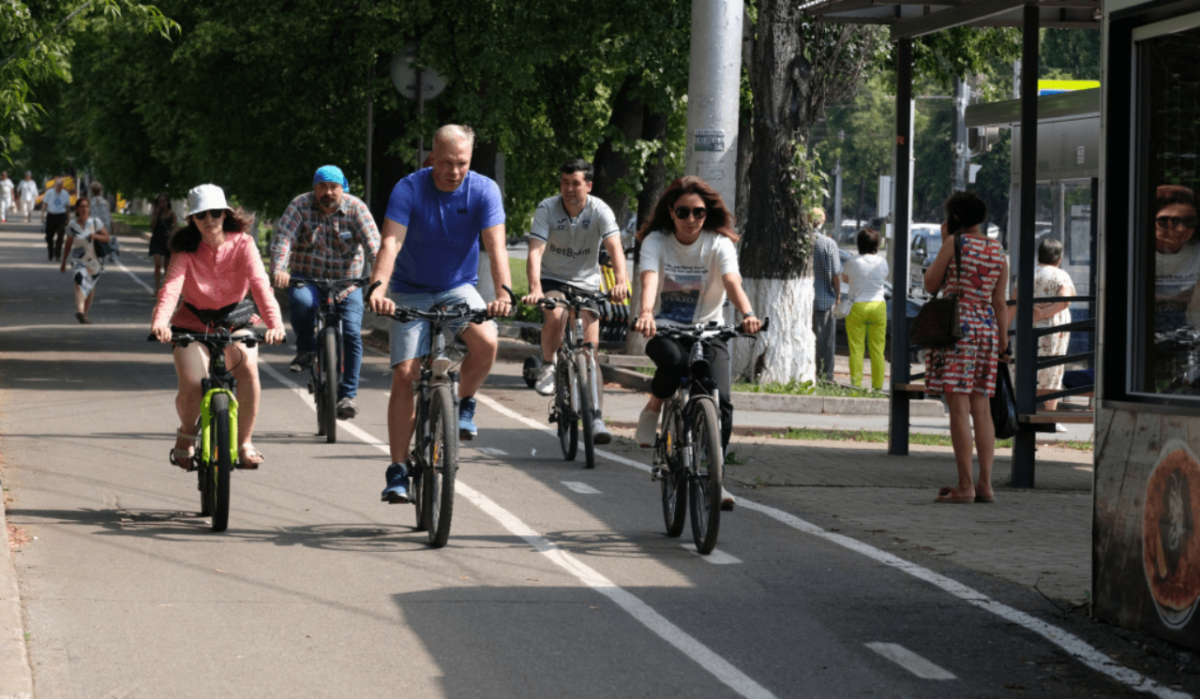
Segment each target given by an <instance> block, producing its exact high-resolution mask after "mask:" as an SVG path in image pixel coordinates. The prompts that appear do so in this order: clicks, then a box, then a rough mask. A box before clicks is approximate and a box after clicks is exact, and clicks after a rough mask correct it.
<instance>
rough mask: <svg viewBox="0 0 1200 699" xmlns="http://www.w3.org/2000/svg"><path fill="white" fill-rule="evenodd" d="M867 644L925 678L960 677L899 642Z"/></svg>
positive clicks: (943, 678) (868, 646)
mask: <svg viewBox="0 0 1200 699" xmlns="http://www.w3.org/2000/svg"><path fill="white" fill-rule="evenodd" d="M866 646H867V648H870V649H871V650H873V651H875V652H876V653H878V654H880V655H882V656H883V657H885V658H887V659H888V660H890V661H892V662H893V663H896V664H897V665H899V666H900V667H902V668H904V669H905V670H908V671H909V672H911V673H912V674H914V675H916V676H917V677H920V678H921V679H923V680H956V679H958V678H957V677H955V676H954V673H952V672H950V671H949V670H946V669H943V668H941V667H939V666H937V665H935V664H933V663H931V662H929V661H928V660H926V659H925V658H922V657H921V656H919V655H917V654H916V653H914V652H912V651H911V650H909V649H907V648H905V647H904V646H902V645H899V644H897V643H868V644H866Z"/></svg>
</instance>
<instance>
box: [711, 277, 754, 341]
mask: <svg viewBox="0 0 1200 699" xmlns="http://www.w3.org/2000/svg"><path fill="white" fill-rule="evenodd" d="M721 284H723V285H724V286H725V294H726V295H727V296H728V297H729V300H730V301H731V302H732V303H733V307H734V308H736V309H738V312H740V313H741V314H742V332H745V333H749V334H751V335H753V334H755V333H757V332H758V331H759V330H761V329H762V320H760V319H759V317H758V316H756V315H754V307H753V306H751V305H750V297H749V296H746V290H745V289H743V288H742V275H741V274H739V273H738V272H727V273H725V274H723V275H721Z"/></svg>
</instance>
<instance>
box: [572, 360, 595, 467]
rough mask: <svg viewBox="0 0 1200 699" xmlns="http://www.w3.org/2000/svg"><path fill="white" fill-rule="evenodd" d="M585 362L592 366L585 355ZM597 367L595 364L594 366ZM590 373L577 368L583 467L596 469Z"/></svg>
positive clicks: (576, 381) (576, 382) (576, 380)
mask: <svg viewBox="0 0 1200 699" xmlns="http://www.w3.org/2000/svg"><path fill="white" fill-rule="evenodd" d="M583 361H584V362H587V363H589V364H592V359H591V357H588V356H587V355H583ZM592 366H595V364H592ZM591 375H592V372H590V371H584V370H583V367H580V366H579V365H576V366H575V387H576V392H577V393H578V395H579V419H580V421H581V422H582V423H583V429H582V433H583V434H582V437H583V467H584V468H596V445H595V443H594V442H593V441H592V440H593V439H595V435H594V434H593V433H594V432H595V427H594V426H593V425H592V417H593V413H592V384H591V381H592V380H590V379H588V377H589V376H591Z"/></svg>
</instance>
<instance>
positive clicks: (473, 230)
mask: <svg viewBox="0 0 1200 699" xmlns="http://www.w3.org/2000/svg"><path fill="white" fill-rule="evenodd" d="M386 215H387V218H388V219H390V220H392V221H395V222H396V223H399V224H400V225H402V226H405V227H407V228H408V232H407V233H406V234H405V237H404V244H403V245H402V246H401V247H400V254H399V255H397V256H396V267H395V269H394V270H393V271H392V291H395V292H397V293H401V294H413V293H420V292H430V291H447V290H449V289H454V288H457V287H460V286H463V285H466V284H472V285H474V284H476V283H477V282H478V281H479V233H480V231H482V230H483V229H485V228H491V227H492V226H496V225H499V224H502V223H504V202H503V200H502V198H501V196H500V187H499V186H497V185H496V183H495V182H494V181H492V180H491V179H490V178H488V177H485V176H484V175H480V174H479V173H477V172H474V171H468V172H467V177H466V179H464V180H463V182H462V184H460V185H459V186H458V189H456V190H454V191H453V192H443V191H440V190H439V189H438V188H437V187H436V186H434V184H433V169H432V168H425V169H424V170H418V171H417V172H414V173H413V174H411V175H409V176H408V177H405V178H404V179H402V180H400V181H399V182H398V183H396V187H395V188H394V189H392V196H391V198H389V199H388V207H387V214H386Z"/></svg>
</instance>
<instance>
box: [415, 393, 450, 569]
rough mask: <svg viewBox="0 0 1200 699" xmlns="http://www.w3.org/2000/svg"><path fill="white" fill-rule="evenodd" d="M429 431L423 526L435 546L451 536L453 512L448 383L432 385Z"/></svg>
mask: <svg viewBox="0 0 1200 699" xmlns="http://www.w3.org/2000/svg"><path fill="white" fill-rule="evenodd" d="M429 431H430V435H431V437H432V438H433V440H432V443H431V444H430V456H431V457H432V458H430V460H429V463H428V465H427V466H426V470H425V473H424V474H423V475H422V477H423V478H424V480H425V484H424V491H423V495H424V498H425V526H426V528H427V529H428V530H429V545H430V546H432V547H433V548H435V549H438V548H441V547H443V546H445V545H446V541H447V540H449V538H450V521H451V519H452V518H453V516H454V480H455V476H456V475H457V473H458V419H457V416H456V415H455V411H454V399H453V398H452V397H451V395H450V388H449V387H448V386H435V387H434V389H433V395H432V396H430V401H429Z"/></svg>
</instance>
